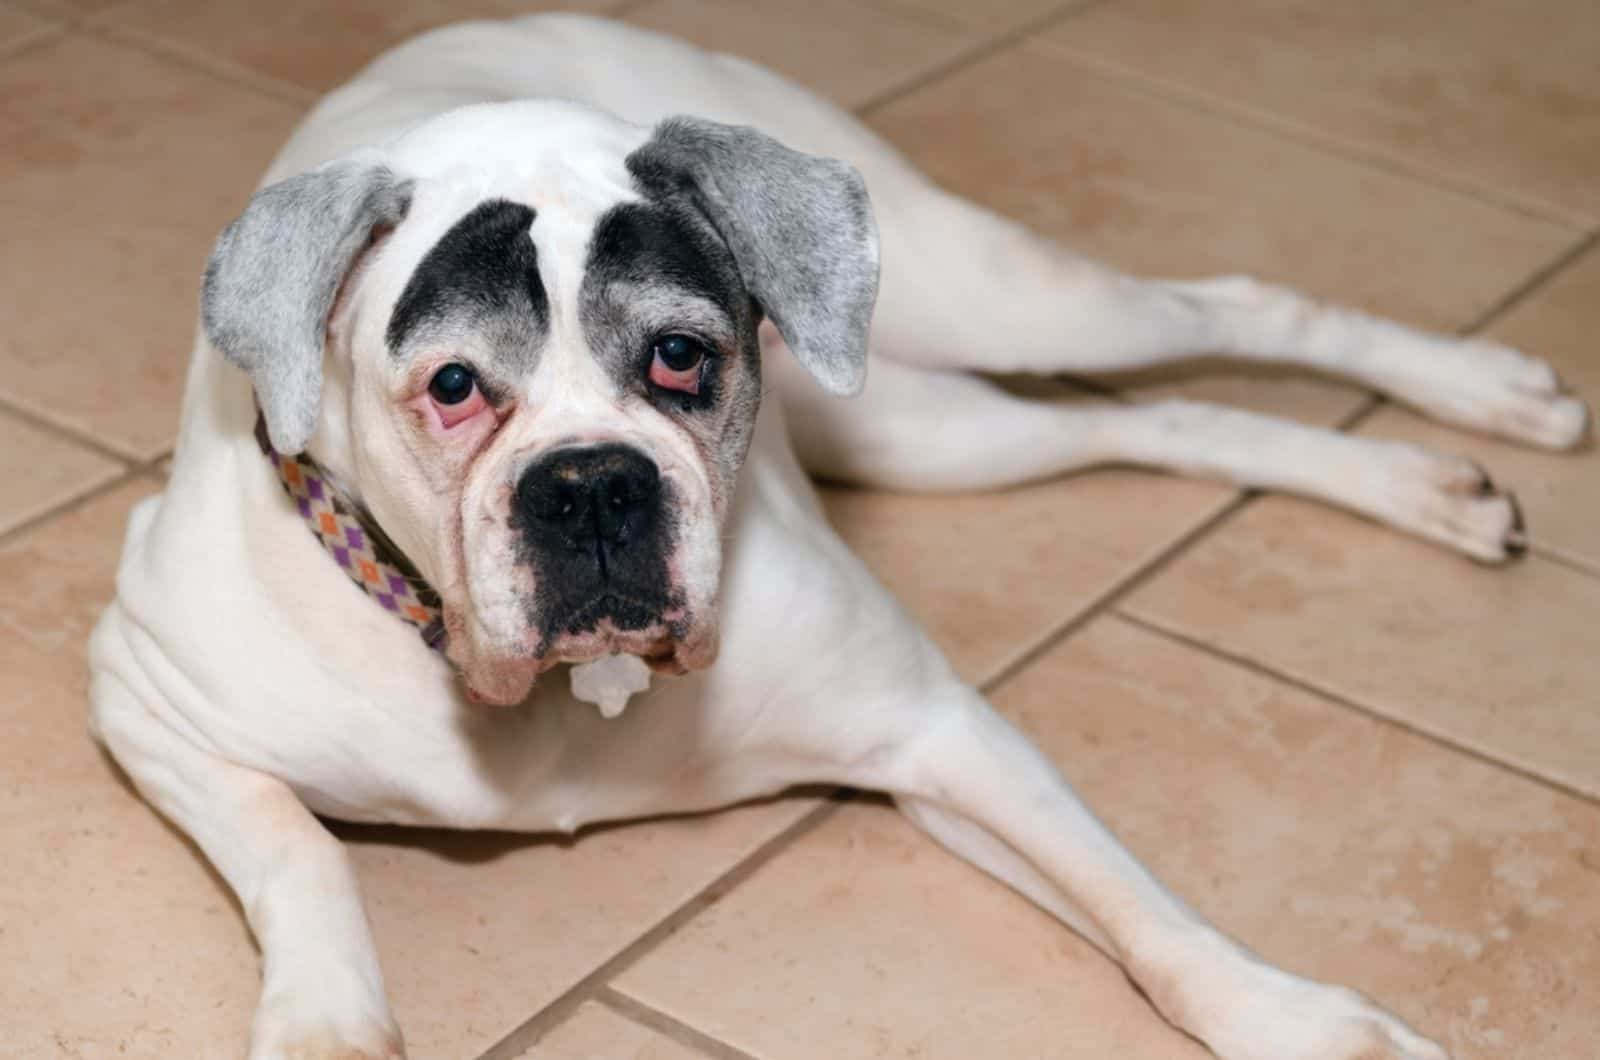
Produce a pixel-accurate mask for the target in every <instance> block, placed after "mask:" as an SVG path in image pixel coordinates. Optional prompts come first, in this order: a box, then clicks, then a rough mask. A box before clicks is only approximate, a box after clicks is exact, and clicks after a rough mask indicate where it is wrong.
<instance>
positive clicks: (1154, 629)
mask: <svg viewBox="0 0 1600 1060" xmlns="http://www.w3.org/2000/svg"><path fill="white" fill-rule="evenodd" d="M1111 615H1112V616H1113V617H1114V618H1116V619H1118V620H1120V621H1122V622H1125V623H1127V624H1128V625H1131V626H1133V627H1135V628H1137V629H1141V630H1143V631H1144V632H1146V633H1150V634H1152V635H1154V636H1158V637H1161V638H1163V639H1165V640H1168V641H1171V642H1173V643H1175V644H1181V645H1183V646H1184V647H1186V648H1191V649H1193V650H1195V651H1198V652H1200V653H1202V654H1204V655H1208V656H1210V657H1211V658H1214V659H1218V660H1220V661H1222V662H1225V663H1228V664H1230V665H1232V666H1235V667H1238V668H1239V669H1242V670H1245V671H1248V672H1249V673H1252V674H1255V675H1256V676H1258V677H1262V678H1265V679H1267V680H1270V681H1273V682H1276V683H1278V684H1283V685H1288V686H1289V687H1291V688H1294V689H1296V690H1297V691H1300V692H1304V693H1307V694H1308V695H1312V696H1316V697H1317V698H1318V699H1321V700H1323V701H1325V702H1328V703H1332V704H1334V705H1336V706H1340V707H1344V708H1345V709H1346V710H1351V711H1354V712H1355V713H1357V714H1360V715H1362V716H1364V717H1366V718H1368V719H1370V720H1372V721H1375V722H1378V723H1379V724H1381V725H1385V726H1388V727H1390V728H1394V729H1398V730H1400V731H1401V732H1405V733H1408V734H1410V735H1412V736H1416V737H1418V738H1420V739H1423V740H1426V741H1427V742H1428V743H1430V744H1433V745H1434V746H1436V747H1439V748H1441V749H1443V750H1446V751H1450V752H1453V753H1455V754H1460V755H1465V756H1466V757H1468V758H1471V759H1473V760H1474V761H1477V762H1480V763H1482V764H1484V765H1486V766H1489V767H1491V768H1493V769H1496V770H1503V771H1505V772H1507V773H1513V774H1515V775H1516V776H1519V777H1521V778H1522V779H1524V780H1528V781H1532V782H1533V783H1535V784H1539V785H1541V786H1543V787H1547V788H1553V789H1554V790H1556V791H1559V792H1560V793H1561V794H1563V795H1567V796H1570V797H1572V798H1574V799H1578V800H1580V801H1582V802H1586V803H1589V804H1591V805H1600V795H1596V794H1594V793H1593V792H1587V791H1584V790H1582V789H1581V788H1577V787H1574V786H1573V785H1571V784H1568V783H1567V782H1566V781H1563V780H1556V779H1554V778H1553V777H1547V776H1544V775H1542V774H1539V773H1535V772H1534V771H1533V770H1531V769H1529V768H1527V767H1525V766H1519V765H1517V764H1516V763H1515V762H1507V761H1505V760H1504V759H1501V758H1496V757H1495V756H1494V755H1492V754H1489V753H1488V752H1486V751H1480V750H1478V749H1477V748H1475V747H1472V746H1470V745H1468V744H1463V743H1458V742H1456V741H1455V740H1454V739H1452V738H1450V737H1449V736H1446V735H1444V734H1443V733H1438V732H1434V731H1432V730H1430V729H1424V728H1421V727H1419V726H1417V725H1414V724H1412V723H1411V722H1409V721H1407V720H1405V719H1404V718H1399V717H1396V716H1394V715H1392V714H1386V713H1384V712H1383V711H1381V710H1378V709H1376V708H1374V707H1369V706H1367V705H1366V704H1365V703H1362V702H1361V701H1359V700H1356V699H1352V698H1350V697H1349V696H1346V695H1344V694H1342V693H1340V692H1335V691H1334V690H1333V689H1331V688H1327V687H1325V686H1323V685H1319V684H1316V683H1314V682H1311V681H1308V680H1305V679H1304V678H1300V677H1296V676H1295V675H1293V674H1289V673H1284V672H1283V671H1281V670H1276V669H1273V668H1272V667H1271V666H1268V665H1266V664H1264V663H1259V662H1257V661H1255V660H1254V659H1251V658H1249V657H1247V656H1244V655H1239V654H1236V653H1234V652H1232V651H1229V650H1228V649H1226V648H1222V647H1219V646H1217V645H1215V644H1210V643H1208V642H1206V641H1203V640H1200V639H1198V638H1196V637H1193V636H1191V635H1189V634H1187V633H1183V632H1181V631H1179V630H1176V629H1172V628H1170V627H1168V626H1165V625H1162V624H1160V623H1158V622H1156V621H1153V620H1151V619H1147V618H1144V617H1142V616H1140V615H1137V614H1134V613H1132V612H1129V611H1124V610H1123V609H1122V608H1120V607H1118V608H1115V609H1114V610H1112V611H1111Z"/></svg>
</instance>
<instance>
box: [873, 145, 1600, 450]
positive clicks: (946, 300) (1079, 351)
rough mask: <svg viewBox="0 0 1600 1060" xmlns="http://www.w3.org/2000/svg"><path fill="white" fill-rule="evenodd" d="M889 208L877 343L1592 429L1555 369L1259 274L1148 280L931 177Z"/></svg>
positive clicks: (1528, 432) (1565, 434)
mask: <svg viewBox="0 0 1600 1060" xmlns="http://www.w3.org/2000/svg"><path fill="white" fill-rule="evenodd" d="M891 183H892V184H893V188H892V191H891V192H890V193H889V194H886V195H885V196H883V199H884V200H885V201H884V202H883V205H882V206H881V208H880V210H879V213H880V218H881V227H882V232H883V280H882V290H881V293H880V296H879V302H878V312H877V315H876V317H875V319H874V325H873V329H874V338H875V344H876V348H877V349H878V350H879V351H880V352H882V353H883V354H884V355H885V356H887V357H891V358H895V359H899V360H902V361H905V362H907V363H912V364H918V365H922V366H925V367H932V368H943V369H967V370H974V371H991V372H1034V373H1057V372H1095V373H1103V372H1116V371H1120V370H1128V369H1136V368H1143V367H1148V366H1151V365H1155V364H1160V363H1165V362H1172V361H1176V360H1181V359H1183V358H1186V357H1194V356H1197V355H1204V354H1220V355H1228V356H1234V357H1238V358H1241V359H1245V360H1253V361H1272V362H1279V363H1283V364H1287V365H1291V366H1298V367H1302V368H1306V369H1310V370H1314V371H1318V372H1323V373H1327V374H1330V375H1335V376H1340V377H1344V378H1347V379H1351V380H1354V381H1357V382H1360V383H1362V384H1364V385H1366V386H1369V387H1372V388H1374V389H1376V390H1379V391H1382V392H1384V393H1386V394H1389V395H1391V396H1392V397H1394V398H1396V399H1398V400H1399V401H1402V402H1404V403H1406V404H1408V405H1411V406H1414V407H1415V408H1417V409H1419V410H1421V411H1423V412H1425V413H1427V414H1429V415H1432V416H1435V417H1437V418H1439V419H1441V420H1446V421H1448V422H1451V423H1456V424H1459V425H1461V426H1464V427H1469V428H1473V429H1476V430H1481V431H1486V432H1489V433H1493V434H1499V435H1504V436H1506V437H1508V438H1512V439H1515V440H1517V441H1521V442H1526V443H1529V444H1533V445H1540V446H1546V447H1550V448H1557V449H1560V448H1567V447H1570V446H1572V445H1574V444H1576V443H1577V442H1578V441H1580V440H1581V439H1582V438H1583V436H1584V434H1585V431H1586V428H1587V422H1588V411H1587V409H1586V408H1585V406H1584V404H1583V403H1582V402H1581V401H1579V400H1577V399H1576V398H1573V397H1571V396H1569V395H1567V394H1565V393H1564V392H1563V391H1562V389H1561V385H1560V382H1559V380H1558V379H1557V378H1556V375H1555V372H1554V371H1552V370H1551V368H1550V367H1549V365H1547V364H1545V363H1544V362H1542V361H1539V360H1537V359H1535V358H1532V357H1528V356H1525V355H1524V354H1521V353H1519V352H1517V351H1515V350H1513V349H1510V348H1509V347H1506V346H1503V345H1501V344H1499V343H1496V342H1492V341H1489V340H1486V339H1476V338H1474V339H1461V338H1455V337H1450V336H1445V335H1437V334H1430V333H1428V332H1424V331H1421V330H1417V329H1414V328H1410V327H1406V326H1404V325H1401V324H1397V323H1394V322H1392V321H1387V320H1383V319H1380V318H1377V317H1374V316H1370V315H1368V314H1365V313H1361V312H1358V311H1356V310H1353V309H1346V308H1341V307H1338V306H1332V305H1326V304H1321V303H1318V302H1315V301H1313V300H1312V299H1310V298H1308V297H1306V296H1304V295H1302V294H1299V293H1297V292H1294V291H1291V290H1288V289H1286V288H1283V287H1276V286H1271V285H1268V284H1265V283H1261V282H1259V281H1256V280H1252V279H1249V278H1247V277H1223V278H1216V279H1208V280H1199V281H1189V282H1161V281H1154V280H1141V279H1136V278H1134V277H1131V276H1128V275H1125V274H1123V273H1119V272H1117V271H1115V270H1113V269H1109V268H1106V267H1104V266H1102V265H1099V264H1097V263H1095V262H1092V261H1088V260H1085V259H1083V258H1081V257H1077V256H1075V255H1073V254H1072V253H1071V252H1070V251H1068V250H1066V249H1065V248H1063V247H1061V246H1059V245H1057V244H1055V243H1053V242H1051V241H1050V240H1048V239H1045V238H1042V237H1040V236H1038V235H1035V234H1034V233H1032V232H1030V231H1028V230H1027V229H1026V228H1024V227H1022V226H1021V225H1018V224H1014V223H1012V222H1010V221H1007V220H1005V219H1003V218H1001V217H998V216H997V215H995V214H993V213H991V212H989V211H987V210H985V209H982V208H981V207H978V206H976V205H974V204H972V203H969V202H966V201H965V200H962V199H960V198H958V197H956V196H953V195H950V194H947V193H945V192H943V191H941V190H939V189H937V188H935V187H933V186H931V185H927V184H925V183H919V182H918V181H916V180H913V179H910V178H905V177H904V176H903V175H902V177H901V179H898V180H893V181H892V182H891Z"/></svg>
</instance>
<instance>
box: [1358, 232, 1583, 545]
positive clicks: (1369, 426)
mask: <svg viewBox="0 0 1600 1060" xmlns="http://www.w3.org/2000/svg"><path fill="white" fill-rule="evenodd" d="M1489 334H1490V335H1492V336H1494V337H1495V338H1497V339H1500V340H1501V341H1503V342H1508V343H1510V344H1512V345H1513V346H1516V347H1518V348H1519V349H1522V350H1525V351H1527V352H1528V353H1532V354H1536V355H1538V356H1540V357H1544V358H1546V359H1547V360H1549V361H1550V362H1551V363H1553V364H1554V365H1555V366H1556V369H1557V371H1559V372H1560V373H1561V377H1562V379H1563V380H1564V381H1565V382H1566V383H1567V385H1568V386H1570V387H1571V388H1572V390H1573V391H1574V392H1575V393H1577V394H1578V395H1580V396H1581V397H1583V398H1584V399H1586V400H1587V401H1588V402H1589V405H1590V408H1591V409H1600V357H1596V356H1595V336H1596V335H1600V252H1596V251H1590V252H1589V254H1588V255H1587V256H1586V257H1585V258H1583V259H1582V260H1581V261H1579V262H1577V263H1576V264H1575V265H1573V266H1572V267H1570V268H1569V269H1567V270H1566V271H1565V272H1563V273H1562V274H1560V275H1559V276H1557V277H1556V278H1555V279H1554V280H1553V281H1551V282H1550V284H1549V285H1548V286H1547V287H1545V288H1544V289H1542V290H1540V291H1538V292H1537V293H1536V294H1534V295H1533V296H1532V297H1531V298H1529V299H1528V301H1526V302H1524V303H1522V304H1521V305H1520V306H1518V307H1517V308H1515V309H1513V310H1512V311H1511V312H1510V313H1509V314H1508V315H1507V316H1506V317H1505V318H1504V319H1502V320H1501V321H1499V322H1498V323H1497V324H1495V326H1494V327H1493V328H1491V329H1490V331H1489ZM1361 431H1362V433H1363V434H1374V435H1381V436H1383V437H1387V438H1403V439H1406V440H1407V441H1413V442H1418V443H1421V444H1424V445H1430V446H1433V447H1435V448H1438V449H1447V450H1452V451H1456V452H1462V453H1466V454H1468V455H1470V456H1472V457H1473V458H1474V459H1476V460H1478V461H1479V462H1480V463H1482V464H1483V465H1484V466H1485V467H1487V468H1488V469H1489V470H1490V471H1491V472H1492V473H1493V475H1494V477H1495V480H1496V481H1497V482H1499V483H1501V484H1502V485H1504V486H1506V487H1508V488H1510V489H1513V490H1515V491H1516V494H1517V497H1518V499H1519V500H1520V501H1521V503H1522V507H1523V511H1524V512H1525V514H1526V515H1527V517H1528V526H1529V529H1530V531H1531V533H1532V534H1533V540H1534V541H1535V543H1536V544H1537V545H1538V546H1539V547H1540V548H1545V549H1549V550H1550V551H1552V552H1555V553H1558V554H1561V555H1564V556H1567V557H1570V558H1573V559H1576V560H1579V561H1582V562H1585V563H1587V564H1589V565H1590V566H1591V567H1592V568H1594V569H1595V570H1597V571H1600V449H1597V447H1596V446H1595V445H1594V443H1593V442H1591V443H1589V444H1588V445H1586V446H1584V447H1583V448H1581V449H1579V450H1578V451H1576V452H1573V453H1561V454H1555V453H1548V452H1545V451H1543V450H1537V449H1527V448H1523V447H1521V446H1516V445H1512V444H1510V443H1507V442H1499V441H1493V440H1491V439H1487V438H1480V437H1477V436H1474V435H1469V434H1464V433H1462V432H1461V431H1458V430H1453V429H1450V428H1447V427H1442V426H1440V425H1438V424H1435V423H1431V422H1429V421H1427V420H1424V419H1422V418H1421V417H1420V416H1417V415H1415V414H1413V413H1411V412H1409V411H1405V410H1402V409H1394V408H1392V409H1385V410H1384V411H1383V412H1381V413H1379V414H1378V415H1377V416H1375V417H1373V418H1372V419H1371V420H1368V421H1367V422H1366V423H1364V424H1362V427H1361Z"/></svg>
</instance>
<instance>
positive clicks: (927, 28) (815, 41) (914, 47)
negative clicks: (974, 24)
mask: <svg viewBox="0 0 1600 1060" xmlns="http://www.w3.org/2000/svg"><path fill="white" fill-rule="evenodd" d="M628 21H630V22H635V23H638V24H639V25H641V26H646V27H648V28H650V29H654V30H660V31H661V32H664V33H670V34H672V35H674V36H678V37H682V38H684V39H685V40H691V41H693V42H695V43H696V44H699V45H701V46H703V47H706V48H710V49H712V50H714V51H724V52H731V53H733V54H735V55H739V56H743V57H744V58H746V59H750V60H753V61H755V62H758V63H761V64H763V65H765V66H767V67H769V68H771V69H773V70H776V71H777V72H778V73H780V74H783V75H784V76H785V77H788V78H791V79H792V80H794V81H797V82H799V83H800V84H803V85H805V86H807V87H808V88H810V89H812V90H813V91H815V92H817V93H819V94H821V95H824V96H827V97H828V98H830V99H832V100H833V101H834V102H835V103H838V104H840V105H842V106H845V107H856V106H860V105H861V104H863V103H866V102H867V101H868V100H870V99H872V98H873V97H875V96H878V95H880V94H882V93H883V92H885V91H888V90H890V89H893V88H895V87H896V86H898V85H902V84H905V83H906V82H908V81H910V80H912V79H913V78H915V77H917V76H918V75H920V74H924V73H927V72H929V71H931V70H933V69H935V68H936V67H938V66H939V65H940V64H942V63H944V62H947V61H949V60H950V59H952V58H954V57H955V56H957V55H959V54H960V53H961V52H962V51H963V50H965V49H966V48H969V47H971V46H972V45H973V44H975V43H976V42H977V41H978V40H979V39H980V38H979V36H978V35H977V34H975V33H972V32H968V31H965V30H960V29H956V28H953V27H951V28H946V27H942V26H940V25H937V24H930V23H927V22H924V21H920V20H916V19H913V18H910V17H907V16H904V15H900V14H896V13H895V12H894V11H892V10H888V9H886V8H885V7H884V6H882V5H878V4H862V3H857V2H855V0H818V2H814V3H808V4H803V5H801V4H794V3H789V2H786V0H653V2H652V3H647V4H645V5H644V6H643V7H641V8H639V9H637V10H635V11H631V12H629V14H628Z"/></svg>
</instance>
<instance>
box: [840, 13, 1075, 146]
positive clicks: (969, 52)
mask: <svg viewBox="0 0 1600 1060" xmlns="http://www.w3.org/2000/svg"><path fill="white" fill-rule="evenodd" d="M1106 2H1107V0H1065V2H1064V3H1059V4H1057V5H1056V6H1055V7H1052V8H1051V9H1050V10H1048V11H1046V12H1045V13H1044V14H1042V15H1036V16H1034V17H1033V18H1031V19H1028V20H1027V21H1025V22H1022V23H1019V24H1018V25H1016V26H1013V27H1012V28H1010V29H1008V30H1002V31H1001V32H999V33H996V34H995V35H994V36H992V37H985V38H982V39H980V40H979V41H978V42H977V43H976V44H974V45H973V46H972V47H970V48H966V49H964V50H962V51H961V52H959V53H957V54H956V55H954V56H952V57H951V58H950V59H947V60H946V61H944V62H942V63H939V64H938V65H936V66H934V67H932V68H931V69H928V70H924V71H922V72H921V73H919V74H915V75H913V76H912V77H910V78H908V79H906V80H905V81H903V82H901V83H900V84H898V85H895V86H893V87H891V88H887V89H885V90H883V91H882V92H879V93H878V94H877V95H875V96H873V97H871V98H870V99H868V100H867V101H866V102H864V103H861V104H859V105H857V106H856V107H855V115H856V117H858V118H861V119H865V118H867V117H869V116H870V115H872V114H874V113H876V112H877V111H879V110H882V109H883V108H884V107H887V106H888V105H889V104H891V103H893V102H895V101H896V100H899V99H903V98H904V97H906V96H909V95H910V94H911V93H913V92H916V91H917V90H919V89H922V88H925V87H927V86H928V85H931V84H933V83H934V82H935V81H940V80H943V79H944V78H946V77H949V76H950V75H951V74H953V73H955V72H957V71H958V70H962V69H964V68H966V67H968V66H972V65H974V64H976V63H980V62H982V61H983V60H985V59H987V58H989V57H990V56H991V55H995V54H996V53H998V52H1002V51H1004V50H1006V49H1007V48H1011V47H1014V46H1015V45H1018V44H1021V43H1023V42H1024V41H1027V40H1029V39H1031V38H1032V37H1033V36H1034V35H1035V34H1038V33H1042V32H1043V31H1045V30H1047V29H1049V28H1050V27H1051V26H1054V25H1055V24H1056V23H1058V22H1062V21H1065V20H1067V19H1069V18H1071V17H1073V16H1074V15H1080V14H1082V13H1084V12H1085V11H1088V10H1090V9H1091V8H1095V7H1099V6H1100V5H1101V4H1103V3H1106ZM897 10H898V9H897ZM947 28H948V27H947Z"/></svg>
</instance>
